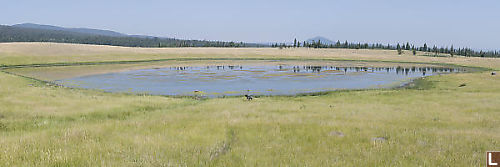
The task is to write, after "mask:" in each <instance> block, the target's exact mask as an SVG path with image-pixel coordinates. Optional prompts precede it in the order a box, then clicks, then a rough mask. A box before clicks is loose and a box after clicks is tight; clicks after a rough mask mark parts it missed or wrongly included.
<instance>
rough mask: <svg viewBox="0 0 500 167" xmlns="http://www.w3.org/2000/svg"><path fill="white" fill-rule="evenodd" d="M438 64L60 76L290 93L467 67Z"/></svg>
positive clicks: (189, 90)
mask: <svg viewBox="0 0 500 167" xmlns="http://www.w3.org/2000/svg"><path fill="white" fill-rule="evenodd" d="M464 71H466V69H464V68H450V67H440V66H429V67H424V66H393V67H360V66H355V67H345V66H328V65H290V64H283V65H265V64H262V65H253V66H252V65H245V66H243V65H211V66H172V67H166V68H153V69H142V70H134V71H127V72H119V73H109V74H100V75H92V76H85V77H77V78H70V79H65V80H61V81H57V82H59V83H61V84H63V85H66V86H70V87H81V88H92V89H102V90H106V91H111V92H135V93H149V94H158V95H195V94H196V95H197V94H203V95H205V96H210V97H218V96H228V95H229V96H230V95H244V94H248V93H250V94H254V95H257V94H259V95H290V94H297V93H309V92H318V91H331V90H338V89H363V88H388V87H393V86H399V85H402V84H405V83H407V82H409V81H411V79H413V78H417V77H422V76H429V75H436V74H442V73H456V72H464Z"/></svg>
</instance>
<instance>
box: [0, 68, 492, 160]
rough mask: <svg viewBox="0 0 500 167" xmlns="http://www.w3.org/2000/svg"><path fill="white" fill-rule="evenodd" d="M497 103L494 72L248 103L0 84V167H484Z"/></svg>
mask: <svg viewBox="0 0 500 167" xmlns="http://www.w3.org/2000/svg"><path fill="white" fill-rule="evenodd" d="M386 61H390V60H386ZM6 64H8V63H6ZM463 83H466V86H464V87H459V85H461V84H463ZM499 99H500V77H499V76H491V75H490V74H489V72H475V73H463V74H451V75H437V76H431V77H427V78H425V79H421V80H417V81H416V82H415V85H411V86H410V87H408V88H398V89H390V90H380V89H378V90H377V89H375V90H356V91H337V92H331V93H320V94H317V95H311V96H295V97H294V96H271V97H264V96H263V97H259V98H256V99H254V100H253V101H246V100H245V99H244V98H242V97H231V98H216V99H203V100H196V99H193V98H172V97H162V96H145V95H140V96H139V95H128V94H118V93H117V94H113V93H103V92H99V91H92V90H82V89H69V88H62V87H57V86H53V85H50V84H46V83H45V82H43V81H39V80H37V79H32V78H25V77H21V76H16V75H12V74H8V73H5V72H0V106H1V107H0V166H479V165H484V162H485V151H487V150H500V143H499V142H500V129H499V128H498V124H499V123H500V103H499ZM334 132H342V133H343V134H344V136H343V137H340V136H336V135H332V134H335V133H334ZM376 137H384V138H386V139H387V140H386V141H382V142H380V141H376V142H374V141H372V138H376Z"/></svg>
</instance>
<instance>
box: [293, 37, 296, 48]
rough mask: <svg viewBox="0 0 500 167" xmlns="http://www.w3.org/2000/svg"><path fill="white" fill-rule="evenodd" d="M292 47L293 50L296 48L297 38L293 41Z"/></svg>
mask: <svg viewBox="0 0 500 167" xmlns="http://www.w3.org/2000/svg"><path fill="white" fill-rule="evenodd" d="M293 47H294V48H295V47H297V38H295V39H294V40H293Z"/></svg>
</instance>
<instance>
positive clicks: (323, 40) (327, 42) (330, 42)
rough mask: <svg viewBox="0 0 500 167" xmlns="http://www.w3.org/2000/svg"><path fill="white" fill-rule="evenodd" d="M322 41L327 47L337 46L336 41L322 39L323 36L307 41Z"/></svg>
mask: <svg viewBox="0 0 500 167" xmlns="http://www.w3.org/2000/svg"><path fill="white" fill-rule="evenodd" d="M318 40H319V41H321V43H322V44H326V45H330V44H335V42H334V41H332V40H330V39H328V38H325V37H322V36H317V37H314V38H309V39H308V40H306V41H307V42H308V43H312V42H313V41H314V42H318Z"/></svg>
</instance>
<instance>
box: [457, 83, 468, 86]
mask: <svg viewBox="0 0 500 167" xmlns="http://www.w3.org/2000/svg"><path fill="white" fill-rule="evenodd" d="M464 86H467V84H465V83H463V84H460V85H459V86H458V87H464Z"/></svg>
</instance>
